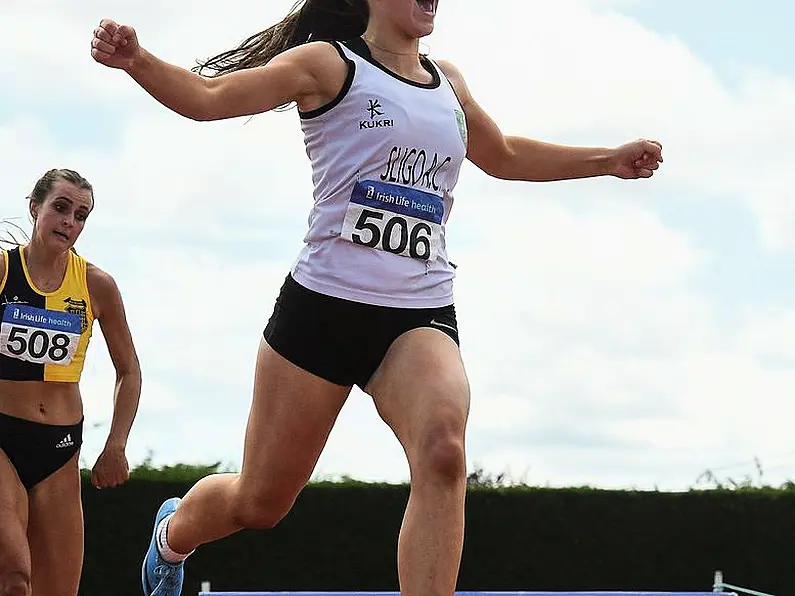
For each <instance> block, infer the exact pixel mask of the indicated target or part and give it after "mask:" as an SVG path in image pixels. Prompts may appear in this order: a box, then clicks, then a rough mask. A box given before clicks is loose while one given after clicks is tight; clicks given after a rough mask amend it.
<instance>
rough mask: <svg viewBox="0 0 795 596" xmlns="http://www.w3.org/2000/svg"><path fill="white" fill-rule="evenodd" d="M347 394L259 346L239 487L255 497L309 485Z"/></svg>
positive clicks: (263, 345)
mask: <svg viewBox="0 0 795 596" xmlns="http://www.w3.org/2000/svg"><path fill="white" fill-rule="evenodd" d="M349 393H350V387H343V386H341V385H336V384H334V383H331V382H329V381H326V380H324V379H322V378H320V377H318V376H315V375H313V374H311V373H309V372H307V371H305V370H303V369H302V368H299V367H298V366H296V365H294V364H292V363H291V362H289V361H288V360H286V359H285V358H283V357H282V356H280V355H279V354H278V353H277V352H276V351H275V350H274V349H273V348H271V347H270V346H269V345H268V343H267V342H266V341H265V340H261V343H260V347H259V353H258V354H257V368H256V373H255V377H254V398H253V403H252V406H251V412H250V414H249V419H248V427H247V429H246V441H245V447H244V452H243V466H242V469H241V482H242V483H243V484H244V486H245V487H246V488H248V489H250V490H253V491H255V492H262V491H263V490H267V489H270V490H272V489H273V485H274V484H278V485H279V486H281V487H283V489H284V490H286V491H288V492H296V491H298V490H300V489H301V488H302V487H303V485H304V484H305V483H306V481H307V480H309V478H310V476H311V475H312V471H313V470H314V468H315V464H316V463H317V460H318V457H319V456H320V453H321V452H322V450H323V447H324V446H325V444H326V440H327V439H328V435H329V433H330V432H331V429H332V428H333V426H334V422H335V421H336V419H337V416H338V414H339V412H340V410H341V409H342V406H343V404H344V403H345V400H346V398H347V396H348V394H349Z"/></svg>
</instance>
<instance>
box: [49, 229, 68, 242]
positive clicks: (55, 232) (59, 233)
mask: <svg viewBox="0 0 795 596" xmlns="http://www.w3.org/2000/svg"><path fill="white" fill-rule="evenodd" d="M53 234H55V235H56V236H60V237H61V238H63V239H64V240H69V236H67V235H66V234H64V233H63V232H59V231H58V230H53Z"/></svg>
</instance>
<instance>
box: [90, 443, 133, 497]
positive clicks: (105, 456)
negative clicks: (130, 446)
mask: <svg viewBox="0 0 795 596" xmlns="http://www.w3.org/2000/svg"><path fill="white" fill-rule="evenodd" d="M129 477H130V469H129V466H128V464H127V456H126V455H125V453H124V448H123V447H116V446H110V445H106V446H105V449H103V450H102V453H101V454H100V455H99V457H98V458H97V462H96V463H95V464H94V468H93V469H92V470H91V484H93V485H94V486H95V487H96V488H113V487H114V486H118V485H120V484H124V483H125V482H126V481H127V479H128V478H129Z"/></svg>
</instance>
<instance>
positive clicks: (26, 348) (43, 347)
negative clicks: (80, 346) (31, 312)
mask: <svg viewBox="0 0 795 596" xmlns="http://www.w3.org/2000/svg"><path fill="white" fill-rule="evenodd" d="M28 331H30V329H27V328H25V327H12V328H11V331H10V333H9V334H8V341H7V343H6V349H7V350H8V352H9V353H11V354H13V355H14V356H22V355H24V354H27V355H28V356H30V357H31V358H33V359H35V360H40V359H42V358H44V356H48V357H49V359H50V360H51V361H53V362H60V361H61V360H63V359H64V358H66V357H67V356H68V355H69V336H68V335H64V334H63V333H56V334H54V335H53V336H52V337H50V336H49V335H48V334H47V333H45V332H44V331H41V330H36V331H34V332H33V333H31V334H30V335H28Z"/></svg>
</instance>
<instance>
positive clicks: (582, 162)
mask: <svg viewBox="0 0 795 596" xmlns="http://www.w3.org/2000/svg"><path fill="white" fill-rule="evenodd" d="M439 66H440V67H441V68H442V70H443V71H444V73H445V75H446V76H447V78H448V79H449V80H450V82H451V83H452V85H453V88H454V89H455V91H456V94H457V95H458V98H459V101H460V102H461V105H462V107H463V108H464V114H465V115H466V120H467V126H468V138H469V142H468V148H467V157H468V158H469V160H470V161H471V162H472V163H474V164H475V165H476V166H478V167H479V168H480V169H481V170H483V171H484V172H486V173H487V174H489V175H490V176H493V177H495V178H501V179H504V180H525V181H531V182H547V181H553V180H570V179H574V178H588V177H593V176H616V177H618V178H649V177H651V176H652V175H653V174H654V171H655V170H656V169H657V168H658V167H659V164H660V163H661V162H662V145H660V143H658V142H657V141H651V140H646V139H639V140H637V141H632V142H629V143H626V144H624V145H621V146H620V147H615V148H607V147H570V146H566V145H557V144H553V143H545V142H543V141H538V140H534V139H528V138H525V137H517V136H506V135H504V134H503V133H502V131H501V130H500V129H499V127H498V126H497V124H496V123H495V122H494V120H492V119H491V117H490V116H489V115H488V114H487V113H486V112H485V110H484V109H483V108H482V107H481V106H480V105H478V103H477V102H476V101H475V100H474V98H473V97H472V94H471V92H470V90H469V88H468V87H467V84H466V82H465V81H464V77H463V76H462V75H461V72H460V71H459V70H458V69H457V68H456V67H455V66H454V65H452V64H450V63H449V62H444V61H440V62H439Z"/></svg>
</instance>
